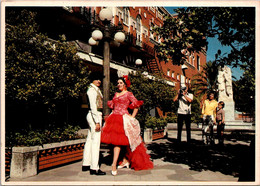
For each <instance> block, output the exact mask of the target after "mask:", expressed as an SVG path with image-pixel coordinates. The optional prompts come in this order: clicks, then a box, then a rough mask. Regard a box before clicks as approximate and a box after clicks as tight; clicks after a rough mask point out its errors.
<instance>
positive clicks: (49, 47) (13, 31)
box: [5, 9, 88, 106]
mask: <svg viewBox="0 0 260 186" xmlns="http://www.w3.org/2000/svg"><path fill="white" fill-rule="evenodd" d="M35 17H36V14H35V13H33V12H29V11H27V10H25V9H23V10H21V11H20V10H19V11H17V10H16V11H13V10H11V11H8V12H7V16H6V18H7V19H6V23H7V26H6V59H5V64H6V97H7V99H8V100H13V101H23V102H28V103H30V102H31V103H32V102H38V103H43V104H47V105H49V106H52V105H53V104H54V105H55V102H58V101H62V102H66V101H69V100H70V99H73V98H78V97H79V94H80V92H81V91H82V89H84V88H85V87H86V86H87V84H88V79H87V78H88V71H87V67H86V66H84V64H83V61H82V60H80V59H79V57H78V56H77V55H76V53H77V50H76V47H75V46H73V45H72V44H69V43H68V42H66V41H65V38H61V40H59V41H52V40H50V39H49V38H48V37H47V36H46V35H44V34H41V33H38V25H37V23H36V22H35Z"/></svg>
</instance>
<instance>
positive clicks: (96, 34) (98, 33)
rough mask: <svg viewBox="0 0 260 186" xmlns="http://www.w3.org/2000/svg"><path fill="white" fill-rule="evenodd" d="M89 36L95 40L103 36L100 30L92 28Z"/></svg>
mask: <svg viewBox="0 0 260 186" xmlns="http://www.w3.org/2000/svg"><path fill="white" fill-rule="evenodd" d="M91 36H92V38H93V39H94V40H96V41H97V40H101V39H102V38H103V33H102V32H101V31H100V30H94V31H93V32H92V35H91Z"/></svg>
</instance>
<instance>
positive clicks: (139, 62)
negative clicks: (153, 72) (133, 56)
mask: <svg viewBox="0 0 260 186" xmlns="http://www.w3.org/2000/svg"><path fill="white" fill-rule="evenodd" d="M142 63H143V62H142V60H141V59H137V60H135V64H136V65H141V64H142Z"/></svg>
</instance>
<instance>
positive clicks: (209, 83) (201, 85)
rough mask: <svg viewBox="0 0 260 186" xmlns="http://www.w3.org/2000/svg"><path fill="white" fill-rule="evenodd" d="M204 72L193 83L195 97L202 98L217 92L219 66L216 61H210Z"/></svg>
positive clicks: (196, 76) (204, 67)
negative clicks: (211, 92)
mask: <svg viewBox="0 0 260 186" xmlns="http://www.w3.org/2000/svg"><path fill="white" fill-rule="evenodd" d="M202 69H203V70H202V71H201V72H199V73H198V74H196V75H195V76H194V77H193V79H192V81H191V84H192V86H191V87H192V88H193V92H194V95H195V96H196V97H199V99H200V100H201V98H202V97H203V96H204V95H205V94H207V93H209V92H210V91H216V90H217V88H218V87H217V76H218V64H217V63H216V61H213V62H211V61H209V62H207V63H206V64H205V65H204V66H203V67H202Z"/></svg>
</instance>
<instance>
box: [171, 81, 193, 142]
mask: <svg viewBox="0 0 260 186" xmlns="http://www.w3.org/2000/svg"><path fill="white" fill-rule="evenodd" d="M177 100H179V107H178V111H177V113H178V119H177V124H178V137H177V140H178V142H181V133H182V127H183V121H185V125H186V132H187V142H188V143H189V142H190V139H191V133H190V130H191V129H190V123H191V102H192V101H193V94H191V93H188V87H185V86H184V87H181V89H180V90H179V91H178V94H177V95H176V96H175V98H174V99H173V101H174V102H175V101H177Z"/></svg>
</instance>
